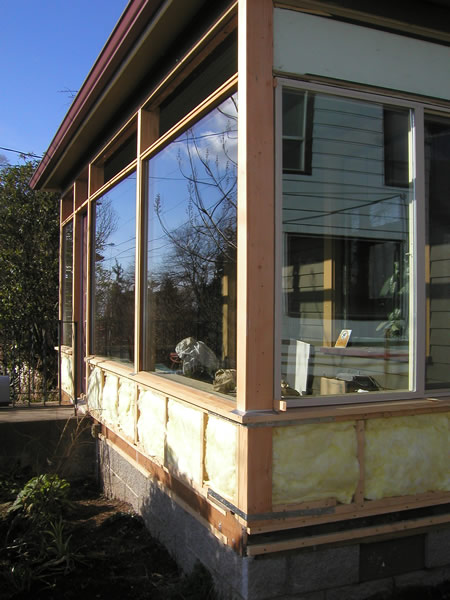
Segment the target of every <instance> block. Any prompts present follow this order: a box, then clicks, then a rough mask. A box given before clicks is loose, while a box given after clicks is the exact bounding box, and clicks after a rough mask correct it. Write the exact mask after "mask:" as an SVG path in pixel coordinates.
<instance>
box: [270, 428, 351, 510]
mask: <svg viewBox="0 0 450 600" xmlns="http://www.w3.org/2000/svg"><path fill="white" fill-rule="evenodd" d="M272 473H273V479H272V492H273V503H274V504H284V503H290V502H291V503H294V502H295V503H296V502H306V501H311V500H321V499H324V498H336V499H337V500H338V501H339V502H341V503H343V504H349V503H350V502H351V500H352V497H353V495H354V493H355V490H356V487H357V485H358V480H359V463H358V459H357V439H356V430H355V423H354V422H345V423H319V424H317V425H316V424H314V425H309V424H308V425H295V426H291V427H275V428H274V432H273V465H272Z"/></svg>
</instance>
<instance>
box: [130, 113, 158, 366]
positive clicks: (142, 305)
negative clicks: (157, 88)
mask: <svg viewBox="0 0 450 600" xmlns="http://www.w3.org/2000/svg"><path fill="white" fill-rule="evenodd" d="M158 136H159V113H158V111H152V112H149V111H147V110H144V109H140V110H139V112H138V122H137V166H136V282H135V285H136V290H135V295H134V298H135V319H134V326H135V334H134V365H135V371H136V372H138V371H142V370H143V369H144V368H148V366H149V365H145V364H144V362H145V354H146V352H145V349H144V343H145V344H148V340H147V339H146V337H147V336H146V335H145V333H144V331H145V330H147V327H146V326H145V314H146V302H147V297H146V287H147V283H146V282H147V273H146V264H147V246H146V238H147V236H146V232H147V218H148V212H147V169H146V168H145V163H144V161H143V160H142V159H141V156H142V153H143V152H144V151H145V150H146V149H147V148H148V147H149V146H150V145H151V144H152V143H153V142H155V141H156V140H157V139H158Z"/></svg>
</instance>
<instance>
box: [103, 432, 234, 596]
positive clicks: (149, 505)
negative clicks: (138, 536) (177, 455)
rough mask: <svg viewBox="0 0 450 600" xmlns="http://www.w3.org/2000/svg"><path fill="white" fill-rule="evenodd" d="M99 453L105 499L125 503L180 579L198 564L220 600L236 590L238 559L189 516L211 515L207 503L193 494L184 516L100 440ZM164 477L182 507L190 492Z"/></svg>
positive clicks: (157, 485)
mask: <svg viewBox="0 0 450 600" xmlns="http://www.w3.org/2000/svg"><path fill="white" fill-rule="evenodd" d="M98 451H99V467H100V479H101V484H102V486H103V490H104V492H105V494H106V495H107V496H111V497H115V498H119V499H121V500H125V501H126V502H129V503H130V504H131V505H132V506H133V508H134V510H136V512H138V513H139V514H140V515H141V516H142V517H143V519H144V521H145V524H146V526H147V529H148V530H149V531H150V533H151V535H152V536H153V537H155V538H156V539H157V540H158V541H160V542H161V543H162V544H163V545H164V546H165V547H166V548H167V550H168V552H169V553H170V554H171V555H172V557H173V558H174V560H175V561H176V562H177V564H178V565H179V567H180V568H181V569H182V570H183V571H184V572H185V573H187V574H189V573H192V571H193V570H194V568H195V567H196V565H198V563H199V562H200V563H201V564H203V565H204V567H205V568H206V569H207V570H208V571H209V573H210V574H211V576H212V578H213V580H214V582H215V586H216V590H218V591H220V593H221V594H222V595H223V597H224V598H227V597H228V596H230V594H231V592H232V588H231V585H233V588H235V587H236V586H240V577H241V566H240V563H241V561H242V558H241V557H240V556H239V555H238V554H237V553H236V552H235V551H234V550H232V549H231V548H230V547H228V546H226V545H225V544H222V543H220V541H219V540H218V539H217V538H216V537H215V536H214V535H213V534H212V533H210V532H209V531H208V530H207V529H206V528H205V526H204V525H203V524H201V523H200V522H199V521H198V520H197V519H196V518H195V517H194V516H192V514H194V513H197V514H203V515H205V512H204V511H205V506H206V507H207V509H210V506H209V505H208V504H207V503H206V501H205V500H204V499H203V498H201V497H199V496H197V495H196V494H194V493H192V496H190V498H189V512H187V510H184V509H183V508H182V507H181V506H180V505H179V504H178V503H177V502H175V501H174V500H173V499H172V498H171V497H170V496H169V495H168V493H166V491H165V490H164V489H163V488H162V483H161V482H159V481H158V478H157V476H155V477H154V478H152V479H151V478H150V477H149V476H146V475H145V474H144V472H143V471H141V470H140V469H138V468H137V467H136V466H134V465H133V464H132V463H131V462H130V461H129V460H128V459H127V458H126V457H125V456H124V455H123V454H122V452H120V453H119V452H117V451H116V450H115V449H114V448H112V447H111V446H110V445H108V444H107V443H106V442H104V441H102V440H99V447H98ZM168 477H169V478H170V481H169V485H170V487H171V489H172V490H173V492H174V493H175V494H177V497H178V498H180V499H181V501H183V499H184V498H183V495H185V494H190V492H189V490H186V488H185V486H184V485H183V484H182V483H181V482H180V481H179V480H178V479H176V478H174V477H172V476H171V475H170V474H169V475H168ZM169 493H170V492H169ZM191 512H192V514H190V513H191ZM221 597H222V596H221Z"/></svg>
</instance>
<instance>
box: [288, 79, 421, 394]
mask: <svg viewBox="0 0 450 600" xmlns="http://www.w3.org/2000/svg"><path fill="white" fill-rule="evenodd" d="M284 93H287V94H288V97H289V95H290V94H292V91H291V90H288V91H286V92H284ZM313 107H314V109H313V112H312V113H311V114H309V118H310V119H311V121H312V122H310V123H309V126H310V127H311V128H312V147H311V151H312V156H311V167H312V169H311V174H310V175H305V174H302V175H301V174H296V173H294V172H286V169H284V168H283V207H282V221H283V240H284V242H283V243H284V246H283V254H284V258H283V269H282V291H283V319H282V342H281V376H282V395H283V396H297V395H308V394H309V395H334V394H344V393H349V392H374V391H393V390H405V389H409V386H410V378H409V372H410V369H409V352H410V339H409V338H410V336H409V325H410V323H409V289H410V276H409V272H410V271H409V235H410V234H409V231H410V220H409V205H410V202H411V200H412V197H413V185H412V183H411V181H412V177H411V176H410V173H411V166H410V164H409V143H410V141H409V140H410V137H411V136H410V123H411V116H410V113H409V111H408V110H396V111H395V113H394V115H393V114H392V111H389V110H386V109H385V108H384V107H383V106H381V105H378V104H371V103H367V102H362V101H355V100H350V99H346V98H338V97H333V96H328V95H323V94H315V95H314V101H313ZM288 109H289V110H288ZM283 110H285V112H283V121H284V124H283V136H286V135H287V134H288V133H289V132H288V131H287V130H286V126H287V124H291V122H292V119H293V114H292V110H291V107H290V103H289V102H285V103H283ZM299 118H301V117H299ZM290 127H292V129H293V132H294V135H297V132H298V131H299V130H300V129H299V126H298V127H297V129H296V127H295V125H290ZM302 127H303V129H304V128H305V125H303V126H302ZM405 156H406V159H405ZM285 160H288V166H289V165H291V163H292V161H291V160H290V159H289V157H288V158H286V157H285V153H284V154H283V161H285ZM405 160H406V163H405ZM283 167H284V165H283ZM387 181H390V182H391V183H389V184H388V183H387ZM394 183H395V185H394Z"/></svg>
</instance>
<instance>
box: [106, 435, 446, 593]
mask: <svg viewBox="0 0 450 600" xmlns="http://www.w3.org/2000/svg"><path fill="white" fill-rule="evenodd" d="M98 455H99V461H98V464H99V467H100V477H101V481H102V484H103V486H104V490H105V492H106V494H108V495H109V496H112V497H115V498H119V499H122V500H125V501H127V502H129V503H130V504H131V505H132V506H133V507H134V509H135V510H136V511H137V512H138V513H140V514H141V515H142V516H143V518H144V520H145V522H146V524H147V527H148V529H149V530H150V532H151V533H152V535H154V536H155V537H156V538H158V539H159V540H160V541H161V542H162V543H163V544H164V545H165V546H166V548H167V549H168V550H169V552H170V553H171V554H172V555H173V557H174V558H175V560H176V561H177V562H178V564H179V565H180V567H181V568H182V569H183V570H185V571H186V572H190V571H191V570H192V568H193V566H194V564H195V563H196V561H197V560H199V561H200V562H202V563H203V564H204V565H205V567H206V568H207V569H208V570H209V571H210V572H211V574H212V576H213V578H214V581H215V583H216V589H217V591H218V592H219V594H220V597H221V598H222V599H223V600H294V599H295V600H367V599H369V598H372V597H373V598H376V600H381V599H382V598H386V599H387V598H390V597H391V595H392V594H393V593H394V592H399V591H403V590H406V589H407V588H408V589H409V588H417V587H421V586H436V585H439V584H441V583H442V582H444V581H447V580H450V528H447V529H442V528H441V529H440V530H434V531H429V532H427V533H421V534H419V535H409V536H408V537H403V538H395V539H391V540H386V539H383V540H381V541H376V540H375V541H374V540H369V541H367V542H366V543H353V544H347V545H342V546H333V547H324V546H318V547H315V548H312V549H304V550H298V551H290V552H283V553H274V554H271V555H263V556H260V557H254V558H253V557H240V556H238V555H237V554H236V553H235V552H234V551H233V550H231V549H230V548H228V547H226V546H224V545H223V544H222V543H221V542H219V540H217V539H216V537H215V536H213V535H212V534H211V533H209V531H208V530H207V529H206V528H205V527H204V526H203V525H202V524H201V523H200V522H199V521H198V520H197V519H196V518H195V517H194V516H192V515H191V514H190V513H189V512H187V511H186V510H184V509H183V508H182V507H181V506H180V505H179V504H178V503H177V502H175V500H173V499H172V498H170V497H169V496H168V495H167V494H166V493H165V491H164V490H163V489H162V488H161V487H160V486H158V484H157V483H156V482H154V481H152V480H151V479H150V478H149V477H148V476H147V474H146V472H145V471H144V470H143V469H142V468H141V467H140V466H139V465H137V464H136V463H134V462H133V461H131V460H130V459H129V458H128V457H126V456H125V455H124V454H123V453H122V452H121V451H120V450H119V449H118V448H116V447H114V446H113V445H112V444H111V443H109V442H106V441H105V440H103V439H99V440H98ZM417 597H419V596H417Z"/></svg>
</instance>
